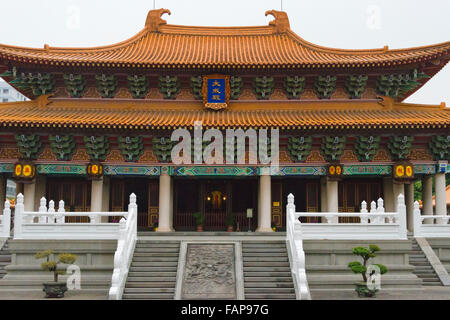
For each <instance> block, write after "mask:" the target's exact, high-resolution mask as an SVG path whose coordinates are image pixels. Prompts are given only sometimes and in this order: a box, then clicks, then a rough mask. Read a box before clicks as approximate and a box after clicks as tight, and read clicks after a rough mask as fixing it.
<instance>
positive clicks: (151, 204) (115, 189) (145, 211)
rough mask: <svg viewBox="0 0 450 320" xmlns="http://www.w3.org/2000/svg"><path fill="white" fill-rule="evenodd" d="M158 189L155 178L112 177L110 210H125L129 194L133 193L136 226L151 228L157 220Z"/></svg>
mask: <svg viewBox="0 0 450 320" xmlns="http://www.w3.org/2000/svg"><path fill="white" fill-rule="evenodd" d="M158 191H159V184H158V181H157V180H153V179H145V178H135V179H112V180H111V201H110V202H111V210H112V211H127V210H128V204H129V200H130V199H129V198H130V194H131V193H134V194H135V195H136V202H137V207H138V228H140V229H147V228H153V226H154V224H155V223H156V222H157V221H158V212H159V192H158ZM113 218H116V217H113Z"/></svg>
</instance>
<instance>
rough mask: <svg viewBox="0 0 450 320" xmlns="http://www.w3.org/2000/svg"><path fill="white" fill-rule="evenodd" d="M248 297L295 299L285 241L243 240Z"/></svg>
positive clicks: (245, 286)
mask: <svg viewBox="0 0 450 320" xmlns="http://www.w3.org/2000/svg"><path fill="white" fill-rule="evenodd" d="M242 260H243V269H244V293H245V299H246V300H247V299H252V300H258V299H268V300H269V299H283V300H288V299H294V300H295V289H294V283H293V279H292V275H291V270H290V267H289V258H288V252H287V248H286V243H285V241H264V242H262V241H242Z"/></svg>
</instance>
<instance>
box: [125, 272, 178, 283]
mask: <svg viewBox="0 0 450 320" xmlns="http://www.w3.org/2000/svg"><path fill="white" fill-rule="evenodd" d="M176 274H177V273H176V272H146V271H131V272H129V273H128V276H129V277H148V278H155V277H162V278H169V277H175V276H176ZM158 280H159V281H162V280H161V278H159V279H158Z"/></svg>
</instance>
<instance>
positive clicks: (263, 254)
mask: <svg viewBox="0 0 450 320" xmlns="http://www.w3.org/2000/svg"><path fill="white" fill-rule="evenodd" d="M245 256H246V257H286V258H287V257H288V254H287V253H286V252H247V253H246V254H245Z"/></svg>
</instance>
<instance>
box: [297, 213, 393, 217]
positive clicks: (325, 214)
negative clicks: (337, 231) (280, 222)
mask: <svg viewBox="0 0 450 320" xmlns="http://www.w3.org/2000/svg"><path fill="white" fill-rule="evenodd" d="M326 216H335V217H336V216H337V217H352V218H357V217H390V216H392V217H395V216H398V212H375V213H361V212H295V217H296V218H300V217H326Z"/></svg>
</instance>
